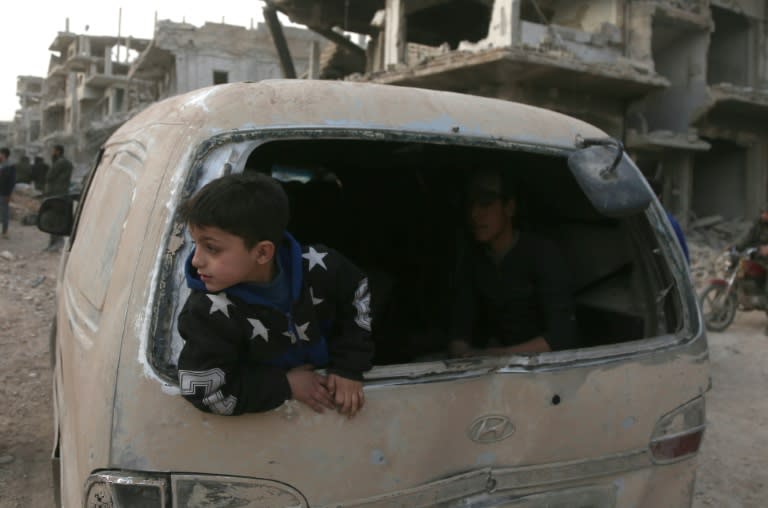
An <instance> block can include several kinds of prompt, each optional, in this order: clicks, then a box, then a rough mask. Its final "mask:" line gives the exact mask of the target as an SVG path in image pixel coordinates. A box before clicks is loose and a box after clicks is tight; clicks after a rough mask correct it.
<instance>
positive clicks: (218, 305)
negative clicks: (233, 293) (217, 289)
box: [205, 293, 234, 317]
mask: <svg viewBox="0 0 768 508" xmlns="http://www.w3.org/2000/svg"><path fill="white" fill-rule="evenodd" d="M205 296H207V297H208V298H209V299H210V300H211V312H210V313H211V314H213V313H214V312H216V311H221V313H222V314H224V315H225V316H227V317H229V306H230V305H234V304H233V303H232V302H231V301H229V298H227V295H226V293H218V294H215V295H213V294H207V295H205Z"/></svg>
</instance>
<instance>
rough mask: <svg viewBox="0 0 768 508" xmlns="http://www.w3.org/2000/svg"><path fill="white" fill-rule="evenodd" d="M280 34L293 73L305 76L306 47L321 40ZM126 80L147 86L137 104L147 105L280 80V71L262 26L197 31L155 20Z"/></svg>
mask: <svg viewBox="0 0 768 508" xmlns="http://www.w3.org/2000/svg"><path fill="white" fill-rule="evenodd" d="M284 31H285V37H286V39H287V41H288V45H289V48H290V50H291V54H292V56H293V60H294V64H295V66H296V68H297V71H298V72H299V73H300V74H301V73H304V72H306V71H307V68H308V66H309V55H310V46H311V43H312V42H313V41H319V40H321V39H322V38H321V37H320V36H318V35H316V34H313V33H312V32H310V31H308V30H304V29H299V28H294V27H286V28H285V29H284ZM130 76H131V78H132V79H134V80H139V81H142V82H144V83H146V84H147V86H146V87H145V88H144V89H143V93H142V95H141V100H142V101H144V102H146V103H151V102H154V101H158V100H162V99H165V98H168V97H171V96H173V95H176V94H181V93H186V92H189V91H191V90H196V89H198V88H202V87H206V86H211V85H218V84H223V83H233V82H238V81H260V80H263V79H270V78H280V77H282V71H281V68H280V63H279V59H278V55H277V52H276V50H275V45H274V43H273V42H272V38H271V35H270V32H269V29H268V28H267V26H266V25H265V24H263V23H259V24H258V25H257V26H256V27H255V28H245V27H240V26H234V25H227V24H222V23H206V24H205V25H203V26H202V27H199V28H198V27H195V26H193V25H190V24H187V23H175V22H172V21H160V22H158V24H157V27H156V29H155V37H154V39H153V40H152V42H151V43H150V45H149V46H148V47H147V49H146V50H145V51H143V52H142V53H141V55H140V56H139V58H138V59H137V60H136V61H135V62H134V63H133V65H132V66H131V70H130Z"/></svg>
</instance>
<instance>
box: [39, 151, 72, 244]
mask: <svg viewBox="0 0 768 508" xmlns="http://www.w3.org/2000/svg"><path fill="white" fill-rule="evenodd" d="M71 179H72V163H71V162H69V160H67V159H66V158H65V157H64V147H63V146H62V145H55V146H54V147H53V148H52V149H51V169H50V170H48V175H47V176H46V178H45V197H48V198H49V197H53V196H66V195H68V194H69V183H70V180H71ZM63 243H64V237H63V236H59V235H51V236H50V240H49V242H48V247H46V248H45V250H46V251H51V252H53V251H56V250H59V248H61V245H62V244H63Z"/></svg>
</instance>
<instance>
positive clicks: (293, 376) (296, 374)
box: [286, 365, 336, 413]
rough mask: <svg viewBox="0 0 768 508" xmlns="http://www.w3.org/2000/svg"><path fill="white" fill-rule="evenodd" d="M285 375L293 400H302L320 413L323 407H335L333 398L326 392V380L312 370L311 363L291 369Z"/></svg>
mask: <svg viewBox="0 0 768 508" xmlns="http://www.w3.org/2000/svg"><path fill="white" fill-rule="evenodd" d="M286 377H287V378H288V384H289V385H290V386H291V395H292V396H293V398H294V399H295V400H298V401H299V402H303V403H304V404H306V405H308V406H309V407H311V408H312V409H314V410H315V411H317V412H318V413H322V412H323V408H328V409H330V410H334V409H336V407H335V406H334V405H333V398H332V397H331V394H330V393H329V392H328V380H327V379H326V378H325V377H323V376H321V375H320V374H318V373H317V372H315V371H314V370H312V366H311V365H302V366H301V367H296V368H295V369H291V370H289V371H288V373H287V374H286Z"/></svg>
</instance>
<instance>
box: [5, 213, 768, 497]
mask: <svg viewBox="0 0 768 508" xmlns="http://www.w3.org/2000/svg"><path fill="white" fill-rule="evenodd" d="M11 228H12V229H11V239H10V240H0V403H1V404H2V411H1V412H0V508H15V507H24V508H26V507H34V508H37V507H47V506H51V505H52V504H53V501H52V496H51V488H50V484H51V472H50V465H49V455H50V451H51V440H52V439H51V434H52V430H53V417H52V411H51V395H50V392H51V373H50V370H49V358H48V331H49V326H50V320H51V316H52V314H53V309H54V301H53V293H54V288H55V271H56V267H57V262H58V256H57V255H54V254H47V253H42V252H41V250H42V249H43V247H45V245H46V241H47V237H46V236H45V235H43V234H42V233H39V232H38V231H37V230H36V229H35V228H34V227H31V226H21V225H20V224H19V223H18V222H17V221H14V222H13V223H12V224H11ZM3 251H8V252H9V253H10V254H11V255H12V256H7V255H6V257H3V256H2V253H3ZM10 257H12V258H13V259H8V258H10ZM764 325H765V318H764V316H763V315H761V314H758V313H753V314H743V315H741V316H739V318H738V320H737V322H736V323H735V324H734V325H733V327H732V328H731V329H730V330H729V333H727V334H711V335H710V346H711V359H712V380H713V389H712V392H711V393H710V394H709V398H708V408H707V409H708V417H709V428H708V430H707V434H706V439H705V443H704V450H703V452H702V454H701V456H700V464H701V468H700V473H699V479H698V484H697V488H696V501H695V503H694V506H696V507H697V508H704V507H715V508H731V507H733V508H736V507H750V508H762V507H765V506H768V468H766V467H765V465H766V460H768V397H766V396H765V392H766V387H767V386H768V338H767V337H765V336H764V335H763V327H764Z"/></svg>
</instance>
